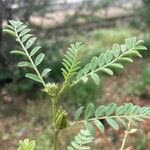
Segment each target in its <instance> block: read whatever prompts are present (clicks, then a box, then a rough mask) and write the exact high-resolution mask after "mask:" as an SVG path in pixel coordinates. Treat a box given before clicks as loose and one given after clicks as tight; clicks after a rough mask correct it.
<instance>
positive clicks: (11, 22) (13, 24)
mask: <svg viewBox="0 0 150 150" xmlns="http://www.w3.org/2000/svg"><path fill="white" fill-rule="evenodd" d="M9 23H10V24H11V25H12V26H13V27H14V28H15V27H16V25H17V22H16V21H14V20H9Z"/></svg>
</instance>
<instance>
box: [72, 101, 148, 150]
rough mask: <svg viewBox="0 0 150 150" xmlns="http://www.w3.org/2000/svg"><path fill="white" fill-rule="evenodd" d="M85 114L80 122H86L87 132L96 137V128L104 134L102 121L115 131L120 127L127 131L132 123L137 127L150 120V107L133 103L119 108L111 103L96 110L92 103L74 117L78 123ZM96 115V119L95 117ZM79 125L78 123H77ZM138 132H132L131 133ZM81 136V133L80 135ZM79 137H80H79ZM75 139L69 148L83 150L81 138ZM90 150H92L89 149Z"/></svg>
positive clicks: (86, 140) (79, 110) (78, 111)
mask: <svg viewBox="0 0 150 150" xmlns="http://www.w3.org/2000/svg"><path fill="white" fill-rule="evenodd" d="M82 113H84V116H85V117H84V120H81V121H79V122H84V125H85V128H86V129H85V130H86V131H89V133H90V134H91V135H92V137H94V133H95V127H97V128H98V129H99V130H100V132H102V133H104V131H105V126H104V125H103V123H102V122H101V119H105V120H106V122H107V123H108V124H109V125H110V126H111V127H112V128H113V129H115V130H118V129H119V127H120V125H123V126H124V127H125V128H126V129H127V128H128V123H129V122H131V123H132V124H133V125H137V123H138V122H141V121H144V119H149V118H150V107H140V106H138V105H133V104H132V103H126V104H124V105H121V106H118V105H117V104H115V103H110V104H109V105H107V106H104V105H102V106H99V107H98V108H97V109H96V110H95V109H94V105H93V104H92V103H90V104H89V105H88V106H87V107H86V108H85V111H84V112H83V107H80V108H79V109H78V110H77V111H76V112H75V115H74V118H75V120H74V121H77V120H78V119H79V117H80V116H81V115H82ZM94 115H95V117H93V116H94ZM76 123H78V122H76ZM134 131H136V130H130V133H132V132H134ZM79 134H80V133H79ZM77 137H78V135H77ZM77 137H76V138H74V140H73V142H71V146H70V147H69V148H70V150H71V148H72V149H73V148H74V149H83V148H82V147H81V146H82V143H79V142H78V138H79V140H81V139H80V137H78V138H77ZM84 143H86V144H88V143H89V141H88V139H85V141H84ZM88 149H90V148H89V147H88Z"/></svg>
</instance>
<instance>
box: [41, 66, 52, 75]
mask: <svg viewBox="0 0 150 150" xmlns="http://www.w3.org/2000/svg"><path fill="white" fill-rule="evenodd" d="M50 71H51V69H49V68H46V69H44V70H43V72H42V77H44V76H45V75H46V74H48V73H49V72H50Z"/></svg>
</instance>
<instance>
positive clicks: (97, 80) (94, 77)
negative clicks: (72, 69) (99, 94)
mask: <svg viewBox="0 0 150 150" xmlns="http://www.w3.org/2000/svg"><path fill="white" fill-rule="evenodd" d="M90 75H91V77H92V79H93V80H94V82H95V84H97V85H99V83H100V80H99V76H98V75H97V74H96V73H94V72H91V73H90Z"/></svg>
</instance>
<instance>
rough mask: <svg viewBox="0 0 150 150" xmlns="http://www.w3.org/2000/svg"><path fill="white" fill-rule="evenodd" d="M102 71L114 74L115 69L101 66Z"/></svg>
mask: <svg viewBox="0 0 150 150" xmlns="http://www.w3.org/2000/svg"><path fill="white" fill-rule="evenodd" d="M101 71H103V72H105V73H107V74H109V75H113V74H114V73H113V71H112V70H111V69H108V68H101Z"/></svg>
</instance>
